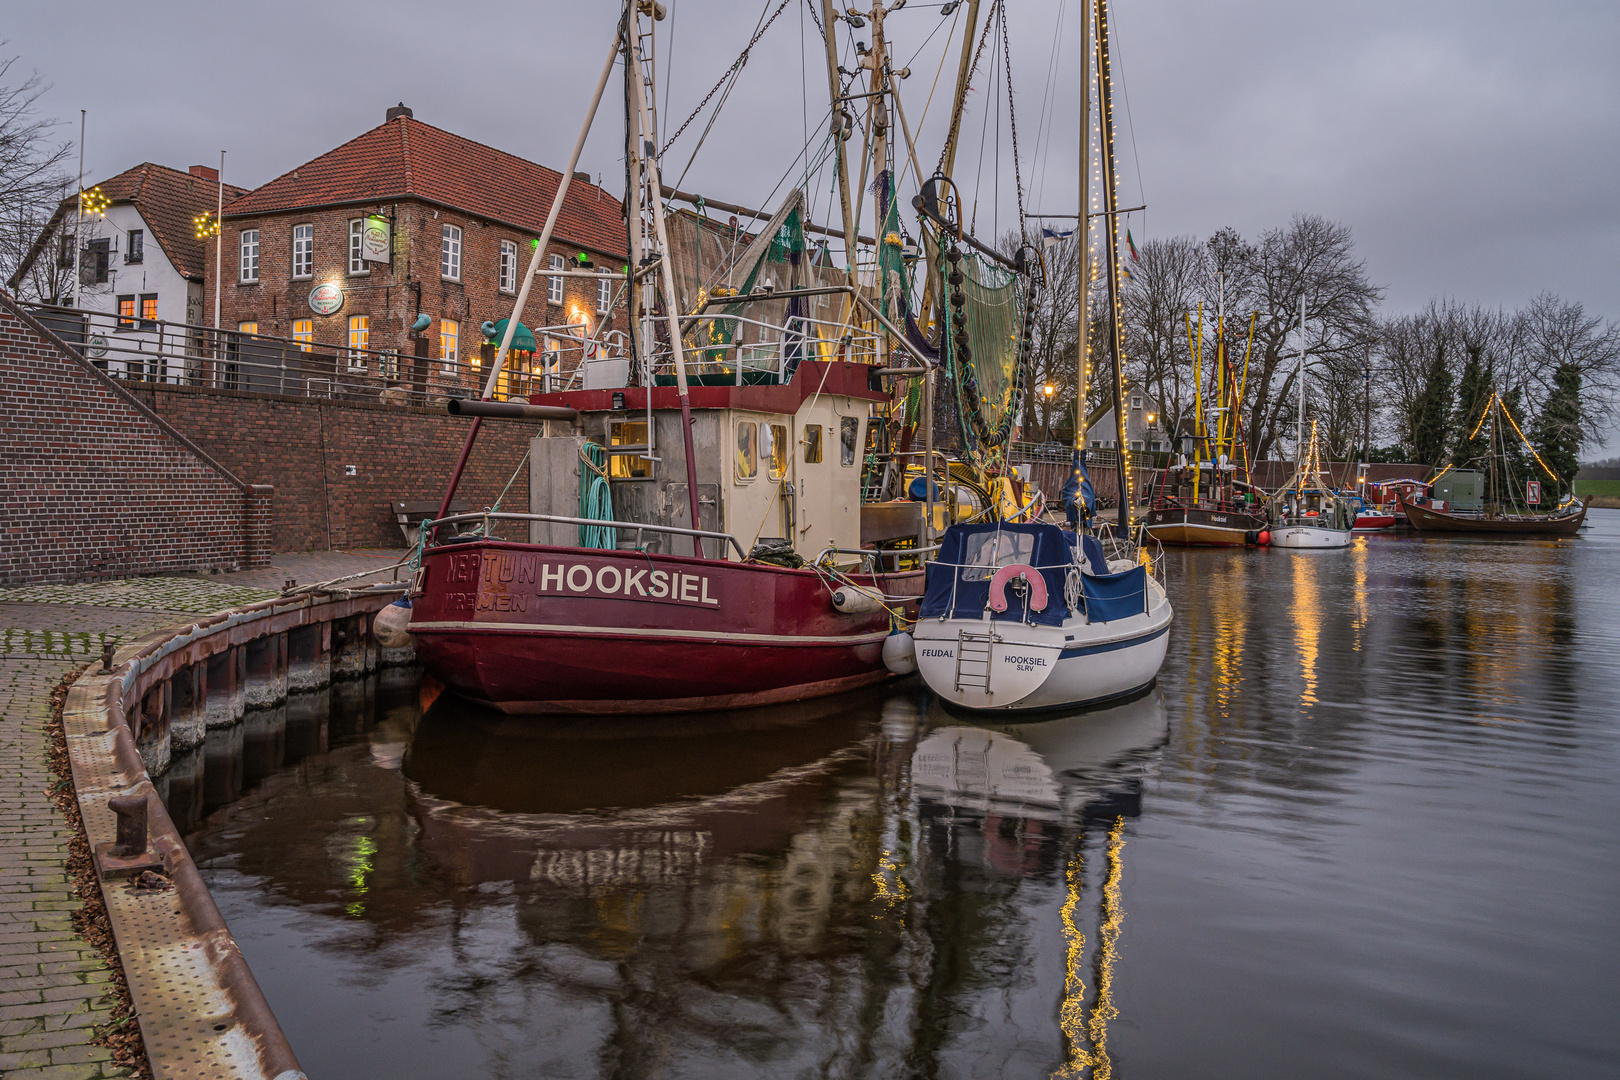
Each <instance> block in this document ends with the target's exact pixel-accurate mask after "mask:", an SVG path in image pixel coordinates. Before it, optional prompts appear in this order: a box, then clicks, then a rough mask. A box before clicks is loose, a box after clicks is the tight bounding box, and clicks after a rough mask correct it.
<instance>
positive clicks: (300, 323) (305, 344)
mask: <svg viewBox="0 0 1620 1080" xmlns="http://www.w3.org/2000/svg"><path fill="white" fill-rule="evenodd" d="M292 330H293V340H294V341H296V342H298V349H299V351H300V352H309V351H311V350H312V349H313V348H314V347H315V320H314V319H294V320H293V324H292Z"/></svg>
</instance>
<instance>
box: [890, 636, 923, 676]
mask: <svg viewBox="0 0 1620 1080" xmlns="http://www.w3.org/2000/svg"><path fill="white" fill-rule="evenodd" d="M883 666H884V667H886V668H888V669H889V670H890V671H891V672H893V673H894V674H896V675H910V674H911V673H912V672H913V671H916V670H917V643H916V642H914V641H912V640H911V635H910V634H908V633H906V632H905V631H904V630H897V631H895V632H894V633H892V634H890V635H889V636H888V637H886V638H884V639H883Z"/></svg>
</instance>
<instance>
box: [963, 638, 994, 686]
mask: <svg viewBox="0 0 1620 1080" xmlns="http://www.w3.org/2000/svg"><path fill="white" fill-rule="evenodd" d="M1000 640H1001V635H999V634H995V633H991V632H989V631H986V632H985V633H982V634H976V633H974V632H973V631H971V630H958V631H957V632H956V688H957V689H958V690H966V689H969V688H972V689H974V690H983V691H984V692H985V693H987V694H988V693H989V692H990V650H991V648H992V647H993V646H994V645H995V644H996V643H997V642H999V641H1000Z"/></svg>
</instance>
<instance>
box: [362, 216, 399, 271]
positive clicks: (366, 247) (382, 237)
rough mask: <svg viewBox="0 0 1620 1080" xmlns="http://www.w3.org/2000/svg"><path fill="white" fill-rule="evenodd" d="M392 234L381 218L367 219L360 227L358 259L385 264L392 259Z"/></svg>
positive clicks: (390, 228)
mask: <svg viewBox="0 0 1620 1080" xmlns="http://www.w3.org/2000/svg"><path fill="white" fill-rule="evenodd" d="M393 253H394V234H393V229H392V227H391V226H390V225H389V224H388V222H387V221H386V220H384V219H383V218H377V217H369V218H366V219H365V221H364V222H363V223H362V224H361V226H360V258H362V259H364V260H365V261H366V262H380V263H385V262H387V261H388V260H389V259H390V258H392V257H393Z"/></svg>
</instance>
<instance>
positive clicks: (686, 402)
mask: <svg viewBox="0 0 1620 1080" xmlns="http://www.w3.org/2000/svg"><path fill="white" fill-rule="evenodd" d="M649 6H651V5H649ZM635 18H636V16H635V15H634V13H633V11H632V9H631V7H630V0H626V3H625V18H624V32H623V33H624V55H625V62H626V63H627V64H633V65H635V66H636V67H638V68H639V66H640V63H639V60H638V59H637V57H636V41H635V36H634V35H633V33H632V26H633V20H634V19H635ZM630 82H631V86H632V96H634V98H635V102H634V108H633V109H632V110H631V112H630V123H632V124H634V125H636V138H637V139H638V140H641V142H642V144H643V145H645V144H646V143H647V142H651V143H652V144H653V145H654V146H656V145H657V139H658V131H657V129H656V128H655V127H653V124H652V116H651V111H650V109H651V106H650V105H649V104H648V101H647V99H648V96H649V95H650V93H651V92H652V91H651V90H650V89H649V88H648V86H647V85H646V82H645V81H644V80H643V79H642V78H640V73H639V71H638V72H637V77H636V78H633V79H631V80H630ZM645 164H646V169H647V187H648V189H649V190H650V191H651V192H652V198H651V199H649V200H648V201H649V202H651V203H652V215H653V232H654V235H655V236H656V238H657V243H658V260H659V263H660V267H659V269H660V270H661V271H662V274H661V276H662V278H663V285H664V313H665V315H666V316H667V317H668V319H669V348H670V353H671V355H672V357H673V359H674V361H675V386H676V392H677V394H678V395H679V397H680V402H681V445H682V449H683V451H684V453H685V455H686V499H687V512H688V513H690V514H691V516H692V517H691V520H692V524H691V528H692V529H693V530H694V532H695V531H696V530H698V529H701V528H703V519H702V518H701V517H699V515H698V486H697V456H696V451H695V450H694V449H693V447H692V396H691V393H690V392H689V391H688V389H687V383H686V355H685V352H684V351H683V350H682V348H681V344H682V343H681V310H680V303H679V301H678V300H677V299H676V297H675V268H674V266H673V265H672V264H671V263H670V258H669V231H668V229H667V228H666V227H665V224H664V199H663V195H662V193H663V190H664V187H663V179H662V177H661V176H660V175H659V168H658V158H657V156H656V151H655V153H654V154H651V155H648V156H647V157H646V159H645ZM569 168H570V169H571V168H573V165H572V163H570V165H569ZM564 179H565V180H566V179H567V178H566V177H564ZM507 335H508V336H510V335H511V327H510V326H508V327H507ZM647 393H648V394H649V395H650V394H651V393H652V388H651V387H648V389H647ZM692 553H693V554H694V555H695V556H697V557H698V558H700V559H701V558H703V538H702V537H701V536H696V535H694V536H693V537H692ZM721 557H722V558H724V557H725V552H723V551H722V552H721Z"/></svg>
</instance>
